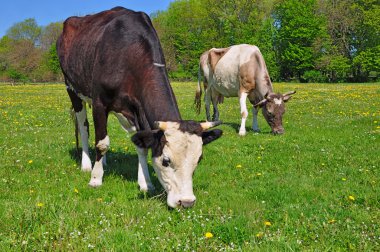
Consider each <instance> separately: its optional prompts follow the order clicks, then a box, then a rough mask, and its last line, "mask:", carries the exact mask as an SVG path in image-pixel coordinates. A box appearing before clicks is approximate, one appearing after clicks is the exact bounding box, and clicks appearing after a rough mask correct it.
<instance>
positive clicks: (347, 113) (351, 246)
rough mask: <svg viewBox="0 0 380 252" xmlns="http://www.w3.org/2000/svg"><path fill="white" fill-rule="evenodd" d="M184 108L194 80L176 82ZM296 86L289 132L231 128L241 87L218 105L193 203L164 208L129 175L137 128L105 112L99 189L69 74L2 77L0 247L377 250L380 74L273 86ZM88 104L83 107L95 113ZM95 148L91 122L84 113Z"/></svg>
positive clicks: (189, 110) (189, 111)
mask: <svg viewBox="0 0 380 252" xmlns="http://www.w3.org/2000/svg"><path fill="white" fill-rule="evenodd" d="M172 86H173V88H174V91H175V94H176V97H177V101H178V104H179V108H180V111H181V114H182V117H183V118H184V119H195V120H199V121H200V120H204V119H205V115H204V109H202V113H201V114H200V115H197V114H196V113H195V110H194V107H193V99H194V92H195V87H196V84H195V83H191V82H189V83H178V82H173V83H172ZM274 89H275V91H277V92H286V91H290V90H296V91H297V93H296V94H295V95H294V97H293V98H292V99H291V100H290V101H289V102H288V103H287V104H286V108H287V111H286V114H285V115H284V127H285V131H286V132H285V134H284V135H280V136H274V135H272V134H270V128H269V126H268V125H267V123H266V122H265V120H264V118H263V116H262V115H261V112H260V114H259V126H260V127H261V133H253V132H252V130H250V128H251V125H252V122H251V120H252V114H250V115H249V120H247V122H248V123H247V135H246V136H245V137H240V136H239V135H238V133H237V131H238V128H239V124H240V109H239V105H238V100H237V98H229V99H225V103H224V104H222V105H221V106H220V114H221V115H220V117H221V118H220V119H221V120H222V121H223V122H224V124H223V125H221V126H218V128H220V129H222V130H223V132H224V134H223V136H222V137H221V138H220V139H218V140H217V141H215V142H213V143H210V144H209V145H207V146H205V147H204V150H203V159H202V161H201V162H200V164H199V166H198V168H197V170H196V172H195V174H194V193H195V195H196V197H197V202H196V204H195V206H194V207H193V208H190V209H168V207H167V206H166V197H165V193H164V192H163V191H162V187H161V186H160V184H159V182H158V180H157V177H156V176H155V174H154V172H153V169H152V167H150V170H151V177H152V179H153V183H154V184H155V186H156V188H157V191H156V192H155V193H154V194H143V193H140V192H139V190H138V184H137V155H136V151H135V149H134V146H133V144H132V142H131V141H130V137H131V135H126V133H125V132H124V131H123V130H122V129H121V127H120V126H119V125H118V122H117V119H116V118H115V117H113V116H110V118H109V127H108V129H109V131H108V132H109V136H110V140H111V149H110V151H109V152H108V153H107V155H108V156H107V160H108V165H107V166H106V167H105V169H106V173H105V177H104V183H103V186H102V187H100V188H97V189H94V188H90V187H89V186H88V185H87V184H88V182H89V179H90V175H89V174H87V173H83V172H81V171H80V167H79V165H80V164H79V159H78V157H77V155H76V149H75V137H74V126H73V123H72V120H71V117H70V103H69V99H68V96H67V95H66V91H65V87H64V85H63V84H45V85H42V84H40V85H22V86H14V87H11V86H10V85H0V118H1V119H0V153H1V161H0V166H1V168H0V251H350V250H352V251H380V179H379V178H380V171H379V167H380V84H379V83H375V84H289V83H275V84H274ZM90 114H91V112H90V110H89V116H90ZM90 129H91V131H90V143H91V146H92V160H93V158H94V149H93V142H94V137H93V136H94V131H93V123H92V119H91V116H90Z"/></svg>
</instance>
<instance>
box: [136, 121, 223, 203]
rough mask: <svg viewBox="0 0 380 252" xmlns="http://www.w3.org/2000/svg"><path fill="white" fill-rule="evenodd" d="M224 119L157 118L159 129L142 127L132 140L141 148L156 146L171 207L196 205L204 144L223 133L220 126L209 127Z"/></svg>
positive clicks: (155, 154)
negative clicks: (197, 173)
mask: <svg viewBox="0 0 380 252" xmlns="http://www.w3.org/2000/svg"><path fill="white" fill-rule="evenodd" d="M219 124H220V122H203V123H198V122H194V121H179V122H156V128H158V129H157V130H152V131H140V132H137V133H136V134H135V135H134V136H133V137H132V141H133V142H134V144H135V145H137V146H138V147H140V148H151V149H152V160H153V168H154V170H155V172H156V174H157V177H158V179H159V181H160V183H161V184H162V186H163V187H164V189H165V190H166V192H167V194H168V197H167V204H168V205H169V206H170V207H173V208H175V207H179V206H183V207H191V206H192V205H194V202H195V199H196V198H195V196H194V193H193V173H194V170H195V168H196V167H197V165H198V162H199V161H200V159H201V157H202V145H204V144H208V143H210V142H212V141H214V140H215V139H217V138H219V137H220V136H221V135H222V133H223V132H222V131H221V130H219V129H214V130H207V129H209V128H211V127H214V126H217V125H219Z"/></svg>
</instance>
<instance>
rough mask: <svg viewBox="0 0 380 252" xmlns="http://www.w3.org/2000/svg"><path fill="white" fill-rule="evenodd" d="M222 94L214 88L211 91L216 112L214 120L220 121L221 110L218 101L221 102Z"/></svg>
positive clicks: (213, 116)
mask: <svg viewBox="0 0 380 252" xmlns="http://www.w3.org/2000/svg"><path fill="white" fill-rule="evenodd" d="M220 95H221V94H219V93H218V91H216V90H215V89H213V90H212V92H211V101H212V106H213V109H214V113H213V115H212V120H213V121H218V120H219V110H218V103H219V96H220Z"/></svg>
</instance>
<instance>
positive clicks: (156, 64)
mask: <svg viewBox="0 0 380 252" xmlns="http://www.w3.org/2000/svg"><path fill="white" fill-rule="evenodd" d="M153 65H155V66H157V67H165V65H164V64H160V63H156V62H154V63H153Z"/></svg>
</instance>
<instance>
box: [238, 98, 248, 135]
mask: <svg viewBox="0 0 380 252" xmlns="http://www.w3.org/2000/svg"><path fill="white" fill-rule="evenodd" d="M247 96H248V94H247V93H246V92H239V102H240V114H241V125H240V129H239V135H241V136H244V135H245V134H246V129H245V121H246V120H247V117H248V110H247V104H246V102H245V101H246V99H247Z"/></svg>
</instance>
